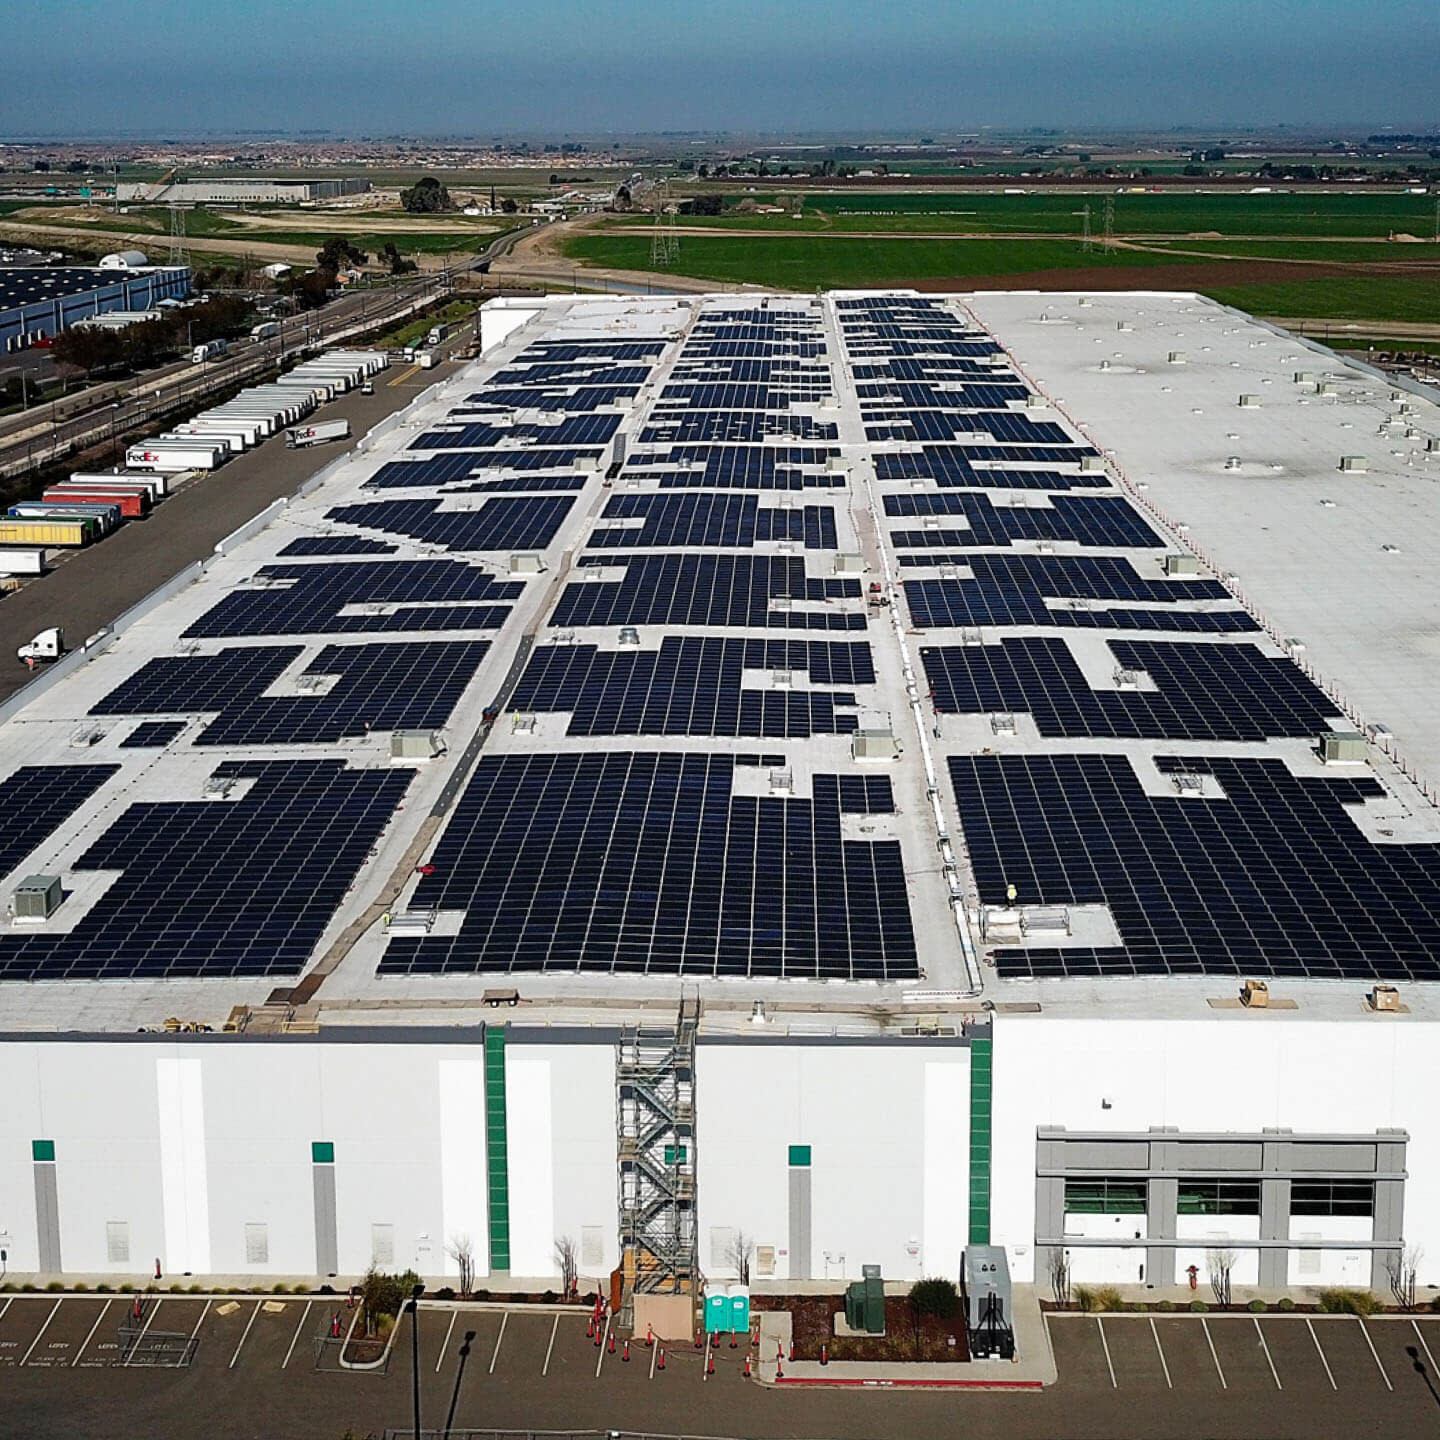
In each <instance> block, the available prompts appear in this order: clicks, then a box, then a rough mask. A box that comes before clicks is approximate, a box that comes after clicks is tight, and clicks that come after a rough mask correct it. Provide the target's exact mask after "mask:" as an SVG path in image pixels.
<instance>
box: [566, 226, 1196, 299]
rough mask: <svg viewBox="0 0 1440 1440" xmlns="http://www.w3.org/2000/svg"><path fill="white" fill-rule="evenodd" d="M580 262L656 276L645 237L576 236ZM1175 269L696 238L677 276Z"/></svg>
mask: <svg viewBox="0 0 1440 1440" xmlns="http://www.w3.org/2000/svg"><path fill="white" fill-rule="evenodd" d="M565 253H566V254H567V255H569V256H570V257H571V258H572V259H574V260H579V261H582V262H588V263H589V264H592V265H603V266H609V267H612V268H614V269H620V270H649V269H650V268H651V266H650V237H649V236H648V235H644V234H636V235H628V234H627V235H617V234H598V235H597V234H591V235H577V236H575V237H573V238H572V239H571V240H569V241H568V242H567V243H566V245H565ZM1170 263H1173V262H1172V261H1171V257H1169V256H1167V255H1147V254H1145V253H1143V252H1126V253H1119V252H1117V253H1115V254H1112V255H1107V254H1102V253H1099V252H1092V253H1089V254H1087V253H1086V252H1084V251H1083V250H1081V249H1080V247H1079V246H1078V245H1077V244H1075V243H1073V242H1071V241H1068V240H924V239H918V238H911V239H895V240H849V239H829V238H820V237H801V238H794V239H792V238H788V237H770V236H754V237H749V236H746V237H743V238H742V237H739V236H737V237H736V238H734V239H731V238H730V237H728V236H722V235H697V236H692V237H690V238H688V239H682V241H681V246H680V261H679V264H678V265H677V266H676V267H675V268H676V271H677V273H679V274H683V275H693V276H696V277H697V278H699V279H702V280H718V281H722V282H725V283H729V284H735V283H750V284H755V285H773V286H775V287H777V288H779V289H784V290H814V289H815V288H816V287H817V286H818V287H819V288H821V289H826V290H830V289H843V288H848V289H855V288H863V287H866V286H883V285H905V284H909V283H910V282H912V281H917V280H943V279H950V278H952V277H966V276H970V277H979V276H985V275H1011V274H1018V273H1022V272H1025V271H1029V270H1053V269H1074V268H1080V267H1090V266H1106V267H1111V266H1113V267H1116V268H1121V269H1124V268H1130V267H1133V266H1149V265H1165V264H1170Z"/></svg>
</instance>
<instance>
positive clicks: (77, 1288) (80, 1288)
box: [70, 1280, 90, 1295]
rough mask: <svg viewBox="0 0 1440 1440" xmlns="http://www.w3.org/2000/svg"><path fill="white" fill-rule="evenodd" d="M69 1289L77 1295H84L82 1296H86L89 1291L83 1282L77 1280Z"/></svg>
mask: <svg viewBox="0 0 1440 1440" xmlns="http://www.w3.org/2000/svg"><path fill="white" fill-rule="evenodd" d="M70 1288H71V1289H72V1290H73V1291H74V1292H75V1293H76V1294H77V1295H84V1294H86V1293H87V1292H88V1291H89V1289H90V1287H89V1286H88V1285H87V1284H86V1283H85V1282H84V1281H83V1280H77V1281H76V1282H75V1283H74V1285H72V1286H71V1287H70Z"/></svg>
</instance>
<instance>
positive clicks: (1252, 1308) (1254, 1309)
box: [1245, 1296, 1270, 1315]
mask: <svg viewBox="0 0 1440 1440" xmlns="http://www.w3.org/2000/svg"><path fill="white" fill-rule="evenodd" d="M1245 1308H1246V1309H1247V1310H1248V1311H1249V1312H1250V1313H1251V1314H1252V1315H1263V1314H1264V1313H1265V1312H1266V1311H1267V1310H1268V1309H1269V1308H1270V1307H1269V1306H1268V1305H1267V1304H1266V1303H1265V1302H1264V1301H1263V1300H1261V1299H1260V1298H1259V1297H1258V1296H1257V1297H1256V1298H1255V1299H1254V1300H1252V1301H1251V1302H1250V1303H1249V1304H1248V1305H1247V1306H1246V1307H1245Z"/></svg>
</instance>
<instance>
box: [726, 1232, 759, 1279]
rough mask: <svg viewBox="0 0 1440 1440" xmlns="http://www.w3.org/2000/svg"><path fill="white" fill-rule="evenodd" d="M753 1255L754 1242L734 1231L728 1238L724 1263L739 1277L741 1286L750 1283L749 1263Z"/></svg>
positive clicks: (742, 1233)
mask: <svg viewBox="0 0 1440 1440" xmlns="http://www.w3.org/2000/svg"><path fill="white" fill-rule="evenodd" d="M754 1255H755V1242H754V1240H752V1239H751V1238H750V1236H748V1235H747V1234H746V1233H745V1232H744V1231H743V1230H736V1231H735V1232H734V1234H733V1235H731V1237H730V1248H729V1249H728V1250H727V1251H726V1252H725V1263H726V1264H727V1265H729V1267H730V1268H731V1269H732V1270H733V1271H734V1272H735V1274H736V1275H737V1276H738V1277H739V1279H740V1283H741V1284H742V1285H748V1284H749V1283H750V1261H751V1260H752V1259H753V1258H754Z"/></svg>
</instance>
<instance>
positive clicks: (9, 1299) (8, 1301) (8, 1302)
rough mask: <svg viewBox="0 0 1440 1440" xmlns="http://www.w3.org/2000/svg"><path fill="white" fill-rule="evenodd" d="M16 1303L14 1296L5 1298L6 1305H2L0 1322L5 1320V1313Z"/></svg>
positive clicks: (0, 1306)
mask: <svg viewBox="0 0 1440 1440" xmlns="http://www.w3.org/2000/svg"><path fill="white" fill-rule="evenodd" d="M14 1303H15V1297H14V1296H13V1295H7V1296H6V1297H5V1303H4V1305H0V1320H3V1319H4V1318H5V1312H6V1311H7V1310H8V1309H9V1308H10V1307H11V1306H12V1305H13V1304H14Z"/></svg>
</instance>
